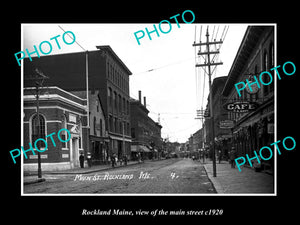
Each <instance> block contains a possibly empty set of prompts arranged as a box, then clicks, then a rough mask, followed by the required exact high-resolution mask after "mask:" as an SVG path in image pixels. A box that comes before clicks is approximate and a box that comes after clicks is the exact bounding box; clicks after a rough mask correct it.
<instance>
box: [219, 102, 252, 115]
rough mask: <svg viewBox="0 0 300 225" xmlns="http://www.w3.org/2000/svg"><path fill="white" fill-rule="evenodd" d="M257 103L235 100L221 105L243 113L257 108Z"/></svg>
mask: <svg viewBox="0 0 300 225" xmlns="http://www.w3.org/2000/svg"><path fill="white" fill-rule="evenodd" d="M257 106H258V104H257V103H255V102H248V101H237V102H231V103H226V104H225V105H223V107H224V109H225V110H227V111H231V112H236V113H245V112H249V111H253V110H255V109H256V108H257Z"/></svg>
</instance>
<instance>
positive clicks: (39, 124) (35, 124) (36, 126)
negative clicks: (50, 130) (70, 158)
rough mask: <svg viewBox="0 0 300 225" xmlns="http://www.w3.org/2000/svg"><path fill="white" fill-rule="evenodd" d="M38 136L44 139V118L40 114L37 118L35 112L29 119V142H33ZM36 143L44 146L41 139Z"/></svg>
mask: <svg viewBox="0 0 300 225" xmlns="http://www.w3.org/2000/svg"><path fill="white" fill-rule="evenodd" d="M38 120H39V121H38ZM39 132H40V133H39ZM38 138H43V139H45V140H46V133H45V118H44V117H43V116H42V115H39V119H38V117H37V114H35V115H34V116H33V117H32V121H31V143H34V142H35V140H36V139H38ZM37 143H39V144H40V146H39V147H44V148H45V147H46V146H45V143H44V142H43V141H39V142H37Z"/></svg>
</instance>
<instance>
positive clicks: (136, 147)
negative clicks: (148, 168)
mask: <svg viewBox="0 0 300 225" xmlns="http://www.w3.org/2000/svg"><path fill="white" fill-rule="evenodd" d="M131 151H132V152H151V150H150V149H149V148H147V147H146V146H144V145H131Z"/></svg>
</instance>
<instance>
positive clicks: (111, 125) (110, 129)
mask: <svg viewBox="0 0 300 225" xmlns="http://www.w3.org/2000/svg"><path fill="white" fill-rule="evenodd" d="M109 131H110V132H113V131H114V130H113V118H112V116H109Z"/></svg>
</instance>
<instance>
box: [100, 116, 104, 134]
mask: <svg viewBox="0 0 300 225" xmlns="http://www.w3.org/2000/svg"><path fill="white" fill-rule="evenodd" d="M102 126H103V124H102V119H100V136H101V137H102V136H103V129H102Z"/></svg>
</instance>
